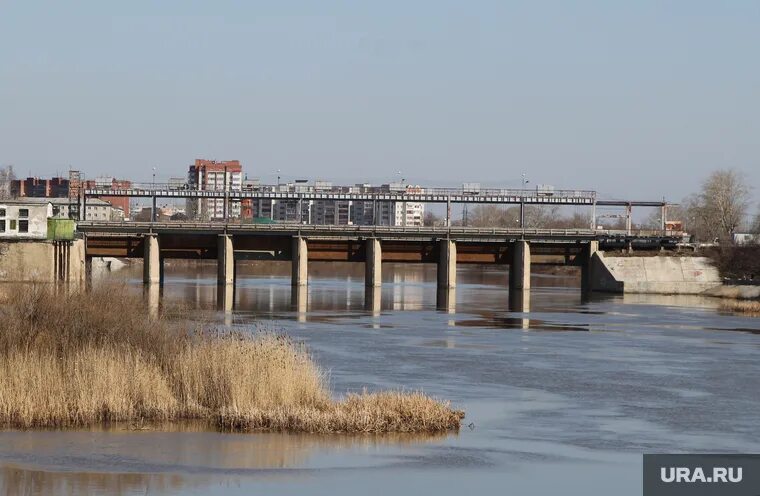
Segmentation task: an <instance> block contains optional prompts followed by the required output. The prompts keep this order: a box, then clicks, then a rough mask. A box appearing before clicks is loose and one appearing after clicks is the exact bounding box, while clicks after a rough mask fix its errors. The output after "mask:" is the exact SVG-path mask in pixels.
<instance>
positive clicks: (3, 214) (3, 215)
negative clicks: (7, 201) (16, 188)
mask: <svg viewBox="0 0 760 496" xmlns="http://www.w3.org/2000/svg"><path fill="white" fill-rule="evenodd" d="M0 217H5V209H4V208H0Z"/></svg>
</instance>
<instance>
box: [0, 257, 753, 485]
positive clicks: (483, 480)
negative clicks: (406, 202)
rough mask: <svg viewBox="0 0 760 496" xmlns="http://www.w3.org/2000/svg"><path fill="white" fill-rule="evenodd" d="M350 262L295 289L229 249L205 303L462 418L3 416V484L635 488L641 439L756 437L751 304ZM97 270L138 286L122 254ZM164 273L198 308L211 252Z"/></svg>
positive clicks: (703, 444)
mask: <svg viewBox="0 0 760 496" xmlns="http://www.w3.org/2000/svg"><path fill="white" fill-rule="evenodd" d="M362 270H363V269H362V266H361V265H359V264H356V265H347V264H312V266H310V271H311V272H310V285H309V288H308V295H307V300H306V303H305V305H304V304H303V302H302V303H301V305H294V304H292V303H291V300H292V297H293V295H292V293H291V287H290V279H289V266H288V265H287V264H274V263H270V264H262V263H255V264H239V267H238V283H237V289H236V292H235V296H234V298H235V307H234V310H233V312H232V313H228V314H225V313H224V312H217V313H214V318H217V319H219V321H220V322H221V323H225V322H226V324H228V325H234V326H240V327H245V328H251V329H254V328H263V329H271V330H275V331H281V332H285V333H287V334H289V335H291V336H293V337H294V338H295V339H297V340H301V341H304V342H306V343H307V344H308V346H309V347H310V349H311V350H312V351H313V353H314V356H315V358H316V360H317V361H318V362H319V363H320V365H322V366H323V367H324V368H325V369H327V370H328V371H329V373H330V379H331V384H332V389H333V391H334V393H335V394H336V395H339V394H343V393H345V392H347V391H360V390H362V389H364V388H366V389H369V390H373V389H400V388H405V389H422V390H424V391H425V392H426V393H429V394H432V395H434V396H437V397H440V398H445V399H449V400H451V401H452V403H453V404H454V405H455V406H456V407H457V408H461V409H464V410H465V411H466V414H467V417H466V419H465V420H464V425H463V428H462V429H461V430H460V432H459V433H450V434H448V435H440V436H432V437H431V436H408V435H407V436H403V435H392V436H323V435H294V434H228V433H217V432H213V431H208V430H207V429H205V428H199V427H197V426H193V425H183V426H166V427H164V428H160V429H157V430H150V431H132V430H127V429H123V428H122V429H119V428H113V429H102V428H98V429H87V430H77V431H2V432H0V495H11V494H24V495H27V494H29V495H36V494H39V495H43V494H125V495H126V494H135V495H137V494H139V495H145V494H152V495H174V494H212V495H216V494H220V495H221V494H225V495H243V494H254V493H261V494H275V493H276V494H325V495H327V494H329V495H343V494H345V495H349V494H357V493H361V494H421V493H434V494H441V495H448V494H452V495H453V494H456V495H461V494H482V493H488V494H559V493H562V494H578V495H589V494H613V493H614V494H622V495H639V494H641V491H642V486H641V470H642V457H641V455H642V453H645V452H646V453H648V452H658V453H659V452H744V453H749V452H757V451H758V450H759V449H758V448H760V426H759V425H758V421H757V412H758V411H760V394H758V393H757V392H758V389H760V388H759V387H758V386H759V385H760V379H759V378H760V360H758V357H760V354H759V353H758V352H759V351H760V319H757V318H748V317H742V316H736V315H731V314H725V313H721V312H720V311H719V310H718V308H717V307H718V302H717V301H716V300H712V299H708V298H699V297H666V296H629V295H626V296H604V295H601V296H595V297H592V298H591V299H583V298H582V297H581V294H580V291H579V289H578V287H577V285H578V277H577V276H576V275H571V276H550V275H545V276H540V275H538V276H534V278H533V281H532V284H533V290H532V295H531V308H530V311H529V312H525V313H513V312H510V311H509V310H508V305H507V302H508V292H507V274H506V272H505V271H504V270H503V269H498V268H495V267H460V269H459V270H458V275H457V277H458V287H457V289H456V296H455V299H454V300H452V302H451V303H449V304H448V305H446V307H445V308H443V309H439V308H438V306H437V305H436V287H435V267H433V266H422V265H393V264H387V265H384V266H383V287H382V290H381V292H380V300H379V301H380V305H379V307H378V306H376V305H375V306H374V308H373V307H372V306H370V307H367V306H366V305H365V298H364V286H363V272H362ZM108 277H113V278H117V277H125V278H126V279H127V281H128V284H129V285H130V286H131V287H133V288H134V289H135V290H136V291H137V290H139V288H140V285H141V283H140V273H139V268H138V267H134V268H130V269H126V270H124V271H122V276H119V275H117V274H113V275H110V276H108ZM165 277H166V279H165V285H164V291H163V295H162V298H163V299H164V300H165V301H167V302H168V301H181V302H183V303H186V304H189V305H191V306H193V307H197V308H203V309H209V311H212V310H213V309H214V308H215V301H216V288H215V284H216V279H215V277H216V274H215V266H213V265H204V266H199V267H193V266H191V265H186V264H179V265H177V266H169V267H167V268H166V274H165Z"/></svg>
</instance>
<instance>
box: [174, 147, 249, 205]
mask: <svg viewBox="0 0 760 496" xmlns="http://www.w3.org/2000/svg"><path fill="white" fill-rule="evenodd" d="M187 186H188V188H189V189H195V190H200V191H240V190H241V189H242V186H243V166H242V165H240V161H239V160H227V161H216V160H205V159H196V160H195V163H194V164H193V165H191V166H190V168H189V170H188V173H187ZM224 207H225V201H224V198H188V199H187V202H186V211H187V215H188V217H189V218H191V219H198V220H222V219H225V218H239V217H240V214H241V205H240V200H229V201H228V205H227V212H226V215H225V211H224Z"/></svg>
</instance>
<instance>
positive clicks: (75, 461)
mask: <svg viewBox="0 0 760 496" xmlns="http://www.w3.org/2000/svg"><path fill="white" fill-rule="evenodd" d="M154 428H156V429H158V430H156V431H153V430H151V431H148V432H146V431H127V430H120V429H93V430H90V431H65V432H39V431H28V432H12V431H6V432H0V436H1V437H2V440H3V443H2V447H1V448H0V495H17V494H25V495H26V494H29V495H48V494H72V495H74V494H90V493H92V494H124V495H127V494H154V495H155V494H179V493H182V492H183V490H184V489H188V488H191V487H193V488H198V487H200V488H202V487H203V486H206V485H208V484H210V483H211V482H212V481H213V480H218V479H219V478H220V477H221V478H224V479H227V480H229V479H230V478H233V479H234V478H238V477H252V476H255V477H259V478H261V477H263V478H267V479H272V480H277V479H280V478H287V479H288V480H292V479H293V478H294V477H298V476H299V475H298V474H299V473H301V472H299V471H297V470H296V471H293V470H290V469H299V468H300V469H309V468H316V467H318V466H320V465H323V464H324V463H325V462H326V460H331V461H332V463H335V464H338V465H342V466H351V465H353V464H355V462H353V461H352V458H354V457H353V455H354V454H356V453H359V452H364V451H366V450H368V449H372V450H376V449H379V450H396V449H403V448H404V447H407V448H408V447H410V446H416V445H421V444H422V445H424V444H429V443H438V442H441V441H442V440H444V439H446V438H447V437H450V436H453V435H455V434H436V435H422V434H388V435H364V436H350V435H314V434H303V435H298V434H281V433H257V434H228V433H217V432H210V431H208V430H207V429H206V428H205V427H204V426H201V425H198V426H197V427H195V426H193V425H191V424H188V425H183V426H177V425H170V424H167V425H162V426H154ZM317 455H318V456H317ZM315 457H316V458H315ZM3 459H4V460H11V461H10V462H8V463H3V461H2V460H3ZM13 460H15V461H13ZM19 461H22V462H19ZM283 471H284V472H283ZM117 472H118V473H117ZM307 473H308V472H303V474H304V475H306V474H307Z"/></svg>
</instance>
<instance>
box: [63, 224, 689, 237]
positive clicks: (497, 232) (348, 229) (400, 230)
mask: <svg viewBox="0 0 760 496" xmlns="http://www.w3.org/2000/svg"><path fill="white" fill-rule="evenodd" d="M77 227H78V229H80V230H85V231H87V230H89V229H97V230H101V231H105V230H107V229H109V228H113V229H114V230H116V231H119V230H121V231H124V230H132V231H153V230H162V229H165V230H174V231H182V230H189V231H203V230H206V231H219V232H224V231H228V230H248V231H264V232H287V233H293V232H299V233H302V234H308V233H319V232H322V233H324V232H330V233H336V234H344V235H350V234H354V235H365V236H373V235H382V234H420V235H440V236H449V235H452V234H463V235H475V236H477V235H484V236H485V235H490V236H514V235H519V236H550V237H573V236H577V237H606V238H621V239H625V238H676V239H680V238H681V237H682V236H683V232H681V231H669V230H657V229H635V230H630V231H627V230H619V229H582V228H570V229H554V228H540V227H539V228H524V229H523V228H519V227H515V228H505V227H466V226H451V227H445V226H374V225H369V226H356V225H332V224H328V225H318V224H298V223H276V224H252V223H243V222H197V221H161V222H131V221H116V222H114V221H80V222H78V224H77Z"/></svg>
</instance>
